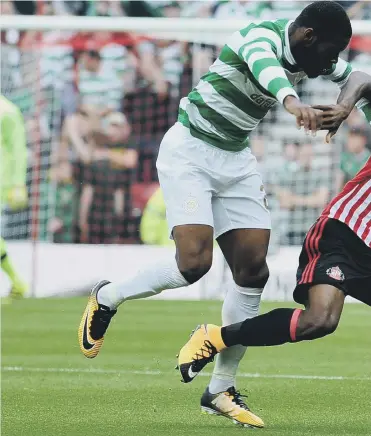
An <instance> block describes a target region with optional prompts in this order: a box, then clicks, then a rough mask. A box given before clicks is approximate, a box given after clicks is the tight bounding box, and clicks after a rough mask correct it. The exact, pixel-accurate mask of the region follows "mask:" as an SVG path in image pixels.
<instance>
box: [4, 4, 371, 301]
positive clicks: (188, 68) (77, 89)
mask: <svg viewBox="0 0 371 436" xmlns="http://www.w3.org/2000/svg"><path fill="white" fill-rule="evenodd" d="M307 3H308V2H305V1H304V2H303V1H284V2H282V1H280V2H279V1H276V2H274V1H260V2H257V1H255V2H252V1H229V2H228V1H188V2H166V1H151V2H143V1H136V2H130V1H126V2H125V1H121V2H120V1H86V2H81V1H80V2H79V1H60V0H58V1H37V2H36V1H34V2H32V1H29V2H11V1H2V2H1V14H2V15H4V14H7V15H13V19H11V20H8V22H7V24H6V27H5V28H4V26H2V28H3V30H2V32H1V40H2V44H1V91H2V93H3V94H4V95H5V96H7V97H8V98H9V99H10V100H12V101H13V102H15V103H16V104H17V105H19V107H20V108H21V110H22V112H23V114H24V117H25V120H26V127H27V140H28V155H29V156H28V182H27V183H28V188H29V204H28V207H27V208H26V209H25V210H22V211H17V212H13V211H11V210H9V209H5V210H4V211H3V215H2V219H1V233H2V235H3V236H4V238H5V239H6V240H7V241H8V246H9V252H10V254H11V255H14V256H13V257H14V259H15V262H16V263H17V265H18V267H19V269H20V270H21V271H22V272H23V274H24V276H25V278H26V280H27V282H28V283H29V284H30V295H34V296H48V295H64V294H70V293H71V294H72V293H84V292H87V290H88V288H89V286H90V285H91V284H92V283H94V281H95V280H97V279H99V278H101V277H107V278H109V279H111V280H116V279H120V278H121V277H127V276H128V275H129V274H132V273H133V272H134V271H135V270H136V269H137V268H138V267H139V265H141V264H142V265H143V264H144V263H145V262H151V261H153V260H157V259H158V258H159V257H161V256H162V255H164V253H165V252H167V251H168V250H173V249H174V248H173V246H172V243H171V242H170V241H168V240H167V228H166V224H165V215H164V205H163V203H162V199H161V196H160V195H158V194H159V193H158V191H157V190H158V183H157V174H156V168H155V161H156V156H157V152H158V147H159V144H160V141H161V139H162V136H163V134H164V132H165V131H166V130H167V129H168V127H169V126H171V125H172V123H173V122H174V121H175V119H176V116H177V106H178V102H179V99H180V98H181V97H182V96H184V95H186V94H187V93H188V92H189V90H190V89H191V87H192V85H193V84H195V83H196V82H197V81H198V79H199V77H201V75H202V74H203V73H204V72H205V71H206V70H207V68H208V66H209V65H210V64H211V63H212V62H213V60H214V59H215V57H216V56H217V53H218V49H219V47H220V45H221V44H220V39H221V36H220V35H219V32H218V28H217V27H215V25H214V27H213V30H211V31H210V32H204V35H202V34H201V36H200V37H199V38H198V40H197V38H195V32H194V31H193V30H192V28H191V27H189V29H187V28H186V30H184V26H183V28H179V29H178V31H177V30H176V26H175V25H174V24H172V25H170V24H171V23H174V20H176V19H178V18H204V19H210V20H212V19H213V18H215V19H221V20H226V21H225V23H228V26H229V27H233V26H232V24H231V23H233V20H246V21H247V20H251V19H275V18H283V17H287V18H294V17H295V16H296V15H297V14H298V13H299V11H300V10H301V8H302V7H303V6H304V5H305V4H307ZM341 3H343V4H344V6H345V7H346V8H347V9H348V12H349V14H350V16H351V18H352V19H353V20H356V21H362V20H368V19H370V18H371V6H370V4H368V2H357V1H351V2H341ZM50 15H51V16H53V18H54V19H59V20H60V21H59V22H60V23H65V22H66V20H68V18H69V17H71V18H72V16H76V17H79V18H78V19H79V20H82V21H81V22H83V21H84V17H85V16H87V17H89V18H90V19H91V18H94V17H97V18H99V17H105V18H107V17H113V18H117V17H123V20H125V19H128V18H131V17H147V18H148V17H156V18H153V19H157V20H161V19H163V18H165V19H166V20H167V21H166V22H168V23H169V29H170V30H171V31H169V33H168V34H169V36H168V37H167V38H166V39H163V38H161V39H160V38H158V37H154V36H157V34H158V31H157V33H156V31H155V30H153V31H151V26H149V30H147V31H144V30H143V27H139V28H138V30H135V29H134V30H130V31H126V32H125V28H124V27H125V26H123V28H122V32H113V31H107V30H106V29H105V28H104V27H103V28H102V27H100V26H99V25H98V27H97V28H96V29H95V31H91V29H90V31H86V30H83V31H77V30H76V27H73V26H71V29H70V30H60V29H58V27H56V28H54V29H53V30H51V29H48V30H45V31H38V30H37V28H32V26H31V27H30V28H29V29H27V26H26V28H25V27H24V26H23V27H22V26H21V27H19V26H18V27H17V25H15V23H18V22H19V19H21V18H22V17H26V18H29V19H31V20H32V17H36V16H44V17H45V16H50ZM12 20H13V22H14V28H12V26H11V23H12ZM17 20H18V21H17ZM85 20H87V19H85ZM122 22H123V23H129V21H122ZM175 22H176V21H175ZM366 22H367V21H365V23H366ZM9 23H10V24H9ZM97 23H98V22H97ZM132 27H133V26H132ZM134 27H135V26H134ZM66 28H68V24H67V27H66V24H63V29H66ZM35 29H36V30H35ZM102 29H104V30H102ZM153 29H156V26H154V27H153ZM157 30H158V29H157ZM163 30H166V29H163ZM206 33H207V34H206ZM223 38H224V36H223ZM370 38H371V37H370V36H367V35H363V34H356V35H355V36H354V38H353V40H352V43H351V45H350V48H349V50H347V51H346V52H345V53H344V54H343V56H344V57H345V58H346V59H348V60H350V61H352V64H353V65H354V66H356V67H359V68H361V69H362V70H364V71H366V72H371V42H370ZM195 41H196V42H195ZM337 93H338V89H337V87H336V86H335V85H333V84H332V83H329V82H326V81H325V80H322V79H317V80H315V81H305V82H304V83H303V84H300V86H299V94H300V96H301V97H302V98H303V100H304V101H306V102H309V103H317V104H318V103H333V102H334V101H335V100H336V95H337ZM370 138H371V135H370V128H369V126H368V125H367V124H365V122H364V120H363V118H362V116H361V115H360V114H359V113H357V112H355V113H354V114H352V116H351V117H350V119H349V120H348V122H347V123H346V124H345V126H344V127H343V128H342V129H341V132H339V134H338V135H337V137H336V140H335V141H334V142H333V143H332V144H331V145H327V144H325V143H324V141H323V135H319V136H318V137H317V138H310V137H306V136H305V135H304V133H303V132H298V131H297V130H296V128H295V123H294V122H293V120H292V118H291V117H290V116H289V115H288V114H286V113H285V112H284V111H283V110H282V109H281V108H274V109H273V110H272V111H271V112H270V113H269V115H268V116H267V118H266V119H265V120H264V121H263V122H262V124H261V125H260V126H259V128H258V130H257V132H255V134H254V135H253V136H252V138H251V148H252V150H253V152H254V154H255V155H256V157H257V159H258V162H259V167H260V170H261V172H262V174H263V179H264V182H265V186H266V191H267V193H268V202H269V205H270V209H271V211H272V221H273V231H272V241H271V246H270V256H269V264H270V268H271V271H272V274H271V278H270V281H269V283H268V285H267V289H266V292H265V298H266V299H270V300H290V299H291V289H292V287H293V285H294V280H295V269H296V264H297V255H298V251H299V246H300V244H301V242H302V240H303V235H304V234H305V232H306V230H307V229H308V227H309V226H310V225H311V223H312V222H313V221H314V219H315V218H316V216H317V215H318V213H319V211H320V210H321V209H322V207H323V205H324V204H325V203H326V201H327V200H328V199H329V198H330V197H331V196H332V195H334V194H335V193H336V192H337V191H338V190H339V189H340V186H341V185H342V183H343V182H344V181H346V180H347V179H349V178H350V177H352V175H353V173H354V172H355V171H356V170H357V168H359V166H360V165H361V162H363V161H364V159H365V157H366V156H367V155H369V154H370V150H371V139H370ZM153 194H155V197H152V196H153ZM293 195H294V196H297V197H300V198H301V199H303V198H309V197H311V198H312V199H313V198H314V204H315V205H316V206H315V207H303V206H298V205H297V204H296V202H295V200H293V199H292V196H293ZM151 198H152V202H151V201H150V203H149V204H148V205H147V203H148V201H149V200H150V199H151ZM147 206H148V207H147ZM230 279H231V278H230V273H229V271H228V269H227V268H226V265H225V263H224V261H223V259H222V256H221V254H220V252H219V251H218V250H216V254H215V261H214V265H213V268H212V270H211V271H210V273H209V274H208V275H207V276H206V277H205V278H204V279H203V280H202V281H201V282H200V283H198V284H195V285H193V286H192V288H193V289H187V290H179V291H171V292H164V293H163V294H161V295H160V296H158V297H157V298H170V299H204V298H208V299H209V298H222V297H223V293H224V291H225V289H226V282H227V281H228V280H230ZM1 283H2V286H1V293H2V295H4V294H6V293H7V291H8V284H7V282H6V278H5V277H4V276H2V277H1Z"/></svg>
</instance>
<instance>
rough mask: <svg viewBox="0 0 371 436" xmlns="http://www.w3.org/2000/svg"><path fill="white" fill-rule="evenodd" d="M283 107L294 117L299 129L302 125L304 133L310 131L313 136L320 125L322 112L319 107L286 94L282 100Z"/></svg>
mask: <svg viewBox="0 0 371 436" xmlns="http://www.w3.org/2000/svg"><path fill="white" fill-rule="evenodd" d="M283 105H284V108H285V109H286V110H287V112H289V113H290V114H292V115H294V116H295V118H296V125H297V127H298V128H299V129H301V127H304V130H305V132H306V133H309V132H312V135H313V136H315V134H316V132H317V130H320V129H321V126H322V115H323V112H322V110H320V109H315V108H314V107H312V106H310V105H308V104H304V103H302V102H301V101H300V100H299V99H297V98H296V97H294V96H291V95H289V96H287V97H286V98H285V100H284V103H283Z"/></svg>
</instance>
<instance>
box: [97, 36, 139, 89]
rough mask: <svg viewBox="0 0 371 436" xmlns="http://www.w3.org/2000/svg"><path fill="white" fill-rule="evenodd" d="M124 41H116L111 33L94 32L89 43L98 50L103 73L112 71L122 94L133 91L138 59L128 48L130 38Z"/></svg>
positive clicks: (122, 39) (123, 39)
mask: <svg viewBox="0 0 371 436" xmlns="http://www.w3.org/2000/svg"><path fill="white" fill-rule="evenodd" d="M123 36H125V35H123ZM126 39H127V41H125V38H121V39H118V40H116V38H115V35H114V34H113V33H111V32H96V33H95V34H94V35H92V38H91V41H90V42H89V43H90V44H91V45H92V46H96V47H97V48H99V54H100V56H101V61H102V69H103V71H112V72H113V74H115V75H116V77H117V78H118V80H119V82H120V85H121V88H122V90H123V92H124V94H127V93H128V92H133V91H134V86H135V79H136V70H137V66H138V59H137V57H136V56H135V55H134V53H133V50H132V48H131V47H130V43H131V38H130V37H127V38H126ZM125 43H126V44H127V46H125Z"/></svg>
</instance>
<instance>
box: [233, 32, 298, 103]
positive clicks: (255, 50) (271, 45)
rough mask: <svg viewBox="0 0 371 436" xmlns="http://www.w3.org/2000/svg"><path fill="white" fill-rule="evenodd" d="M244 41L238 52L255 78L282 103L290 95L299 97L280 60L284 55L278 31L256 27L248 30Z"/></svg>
mask: <svg viewBox="0 0 371 436" xmlns="http://www.w3.org/2000/svg"><path fill="white" fill-rule="evenodd" d="M244 42H245V43H244V44H243V45H242V46H241V48H240V50H239V53H238V54H239V57H240V58H241V59H242V60H243V61H244V62H246V64H247V65H248V67H249V70H250V71H251V73H252V75H253V76H254V78H255V80H257V82H258V83H259V84H260V85H261V86H262V87H263V88H264V89H266V90H267V91H268V92H270V93H271V94H272V95H273V96H274V97H276V99H277V100H278V101H279V102H280V103H283V101H284V99H285V98H286V97H287V96H288V95H293V96H295V97H297V98H298V95H297V93H296V92H295V90H294V88H293V87H292V85H291V83H290V81H289V80H288V78H287V76H286V73H285V70H284V69H283V68H282V66H281V64H280V62H279V60H278V58H280V57H281V56H282V42H281V38H280V37H279V36H278V35H277V33H276V32H274V31H273V30H270V29H266V28H263V27H256V28H254V29H252V30H250V31H249V32H248V34H247V35H246V37H245V41H244Z"/></svg>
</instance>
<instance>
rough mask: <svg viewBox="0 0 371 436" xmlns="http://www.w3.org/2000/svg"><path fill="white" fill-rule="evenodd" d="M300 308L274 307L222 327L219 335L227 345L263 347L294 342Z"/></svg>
mask: <svg viewBox="0 0 371 436" xmlns="http://www.w3.org/2000/svg"><path fill="white" fill-rule="evenodd" d="M301 313H302V310H301V309H275V310H272V311H271V312H268V313H265V314H264V315H260V316H257V317H255V318H252V319H246V320H245V321H243V322H241V323H236V324H231V325H229V326H226V327H222V329H221V335H222V339H223V342H224V343H225V345H226V346H227V347H231V346H233V345H237V344H240V345H245V346H252V347H264V346H272V345H281V344H285V343H287V342H296V341H297V340H298V338H297V337H296V332H297V326H298V321H299V317H300V315H301Z"/></svg>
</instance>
